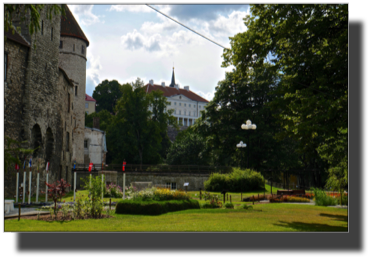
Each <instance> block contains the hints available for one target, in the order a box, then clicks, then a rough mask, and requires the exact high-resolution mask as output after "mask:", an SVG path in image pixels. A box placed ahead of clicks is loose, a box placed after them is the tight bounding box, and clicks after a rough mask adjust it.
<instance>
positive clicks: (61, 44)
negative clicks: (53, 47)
mask: <svg viewBox="0 0 380 274" xmlns="http://www.w3.org/2000/svg"><path fill="white" fill-rule="evenodd" d="M59 48H60V49H61V48H63V41H59Z"/></svg>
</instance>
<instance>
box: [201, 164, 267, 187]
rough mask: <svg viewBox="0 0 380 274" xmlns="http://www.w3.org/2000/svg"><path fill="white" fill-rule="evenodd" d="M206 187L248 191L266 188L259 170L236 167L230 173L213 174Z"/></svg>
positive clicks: (205, 183)
mask: <svg viewBox="0 0 380 274" xmlns="http://www.w3.org/2000/svg"><path fill="white" fill-rule="evenodd" d="M204 187H205V190H207V191H223V190H228V191H231V192H248V191H253V190H258V189H262V188H264V187H265V180H264V177H263V176H262V175H261V174H260V173H259V172H256V171H253V170H250V169H243V170H242V169H238V168H234V169H233V171H232V173H229V174H219V173H213V174H211V176H210V177H209V179H208V180H207V181H206V182H204Z"/></svg>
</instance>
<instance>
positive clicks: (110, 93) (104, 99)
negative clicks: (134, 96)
mask: <svg viewBox="0 0 380 274" xmlns="http://www.w3.org/2000/svg"><path fill="white" fill-rule="evenodd" d="M92 97H93V98H94V99H95V100H96V111H97V112H100V111H102V110H107V111H108V112H109V113H112V114H113V113H114V107H115V106H116V102H117V100H118V99H119V98H120V97H121V91H120V84H119V82H118V81H116V80H112V81H108V80H103V82H101V83H100V84H99V85H97V86H96V88H95V90H94V92H93V93H92Z"/></svg>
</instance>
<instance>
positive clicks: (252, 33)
mask: <svg viewBox="0 0 380 274" xmlns="http://www.w3.org/2000/svg"><path fill="white" fill-rule="evenodd" d="M245 24H246V26H247V28H248V30H247V31H246V32H244V33H239V34H237V35H235V36H234V37H233V38H231V50H225V52H224V63H223V65H224V66H229V65H234V66H235V67H236V70H237V72H238V73H241V74H242V75H247V74H248V73H249V72H250V71H251V70H252V69H253V70H257V69H258V68H260V67H263V66H264V64H265V62H270V63H272V64H273V69H274V70H276V71H278V72H280V81H281V84H280V85H279V87H278V89H277V90H276V95H277V96H276V98H275V100H274V101H273V102H272V103H271V105H272V109H273V110H274V111H278V112H277V113H276V118H277V119H278V120H279V121H281V124H282V127H283V129H285V131H282V132H279V133H278V136H280V137H283V138H285V137H288V138H292V139H294V140H296V141H297V143H298V144H299V146H298V149H299V150H300V151H302V152H303V153H304V155H305V156H306V157H307V158H309V160H310V159H311V158H313V156H312V155H314V154H318V155H319V156H320V157H322V158H324V159H325V160H328V161H329V163H330V164H331V165H337V164H338V163H341V162H346V161H347V160H348V158H347V155H348V154H347V147H348V146H347V145H348V130H347V129H348V5H345V4H333V5H330V4H317V5H312V4H309V5H251V15H250V16H247V17H246V18H245ZM343 166H344V164H343ZM315 167H317V168H318V166H315Z"/></svg>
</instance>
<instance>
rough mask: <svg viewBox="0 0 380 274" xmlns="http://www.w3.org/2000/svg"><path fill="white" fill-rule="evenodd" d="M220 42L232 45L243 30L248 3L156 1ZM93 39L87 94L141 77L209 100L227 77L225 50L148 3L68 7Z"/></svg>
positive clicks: (168, 12)
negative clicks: (103, 85) (104, 84)
mask: <svg viewBox="0 0 380 274" xmlns="http://www.w3.org/2000/svg"><path fill="white" fill-rule="evenodd" d="M152 6H153V7H154V8H156V9H158V10H159V11H161V12H163V13H165V14H167V15H168V16H170V17H172V18H174V19H175V20H177V21H179V22H180V23H182V24H184V25H186V26H188V27H189V28H191V29H193V30H195V31H197V32H199V33H200V34H202V35H204V36H206V37H207V38H209V39H211V40H213V41H215V42H216V43H218V44H220V45H222V46H224V47H227V48H228V47H230V44H229V37H231V36H234V35H235V34H237V33H239V32H244V31H245V30H246V26H245V25H244V22H243V18H244V17H245V16H246V15H247V14H248V12H249V6H248V5H183V4H182V5H152ZM69 8H70V10H71V12H72V13H73V14H74V16H75V18H76V20H77V21H78V23H79V24H80V26H81V28H82V30H83V31H84V33H85V34H86V36H87V38H88V39H89V41H90V46H89V47H88V48H87V82H86V92H87V94H89V95H92V93H93V91H94V89H95V87H96V85H97V84H99V83H100V82H101V81H103V80H105V79H108V80H113V79H116V80H118V81H119V83H121V84H124V83H130V82H132V81H135V80H136V79H137V77H140V78H141V79H142V80H143V81H144V83H148V82H149V80H151V79H152V80H154V82H155V83H158V84H160V83H161V82H165V83H166V84H167V85H169V84H170V81H171V75H172V68H173V64H174V67H175V77H176V83H177V84H179V85H180V87H183V86H187V85H188V86H190V89H191V90H192V91H194V92H196V93H197V94H199V95H200V96H202V97H204V98H206V99H208V100H211V99H212V98H213V95H214V92H215V86H216V85H217V83H218V81H220V80H223V79H224V75H225V72H226V71H230V70H231V68H227V69H226V68H222V67H221V64H222V60H223V59H222V54H223V48H222V47H220V46H218V45H216V44H214V43H212V42H210V41H208V40H206V39H204V38H202V37H201V36H198V35H197V34H195V33H193V32H191V31H190V30H188V29H186V28H184V27H182V26H181V25H179V24H177V23H175V22H173V21H172V20H170V19H168V18H167V17H165V16H163V15H161V14H159V13H158V12H156V11H155V10H153V9H151V8H149V7H148V6H146V5H143V4H141V5H126V4H124V5H96V4H95V5H90V4H88V5H74V4H72V5H69Z"/></svg>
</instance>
